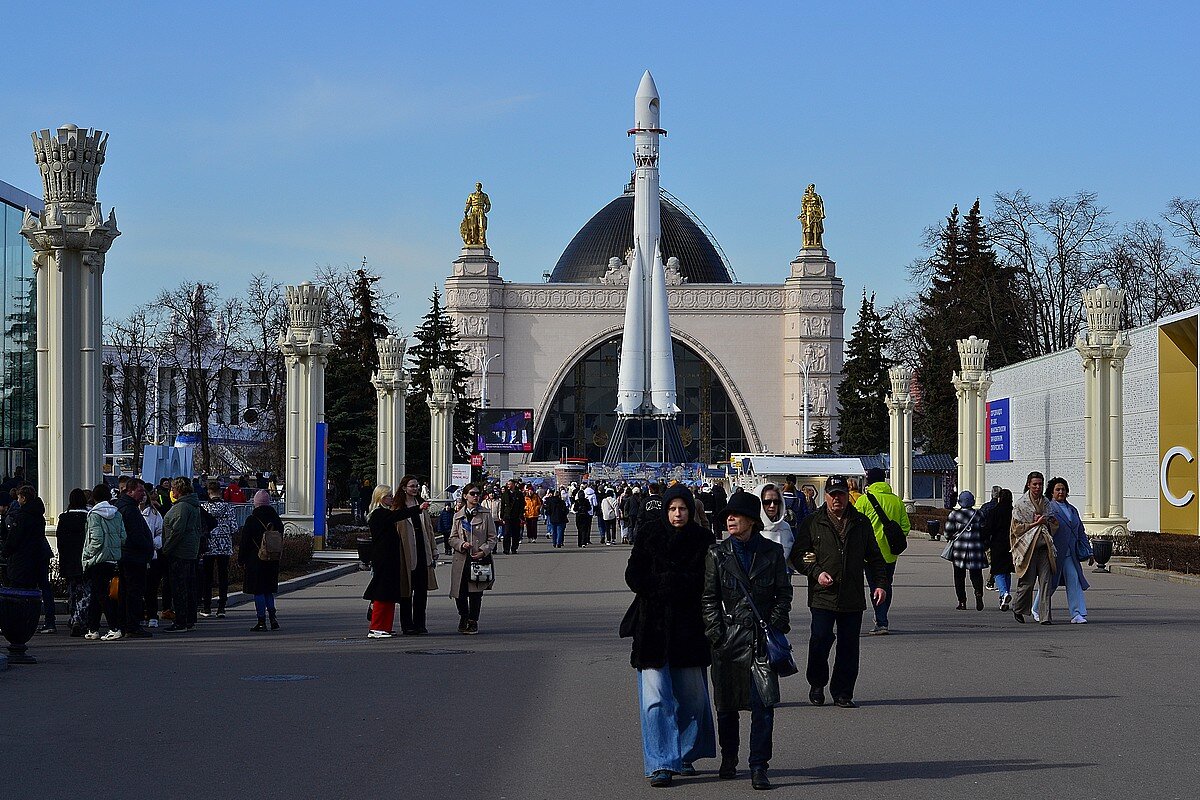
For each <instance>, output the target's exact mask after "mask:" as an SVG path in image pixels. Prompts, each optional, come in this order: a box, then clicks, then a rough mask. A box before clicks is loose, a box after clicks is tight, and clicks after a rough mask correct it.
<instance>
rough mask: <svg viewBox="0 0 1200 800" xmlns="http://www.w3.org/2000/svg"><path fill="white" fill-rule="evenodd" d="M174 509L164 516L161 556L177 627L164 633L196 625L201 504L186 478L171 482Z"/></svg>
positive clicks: (174, 626) (185, 629)
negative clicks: (197, 562) (168, 580)
mask: <svg viewBox="0 0 1200 800" xmlns="http://www.w3.org/2000/svg"><path fill="white" fill-rule="evenodd" d="M171 500H172V502H171V508H170V510H169V511H167V515H166V516H165V517H163V546H162V553H161V554H162V555H163V556H164V557H165V558H166V559H167V564H168V566H167V569H168V570H169V573H170V575H171V595H172V600H173V605H174V606H175V624H174V625H172V626H171V627H169V628H165V629H164V630H166V631H170V632H177V631H190V630H191V629H192V628H193V627H195V625H196V601H197V600H198V597H197V594H198V592H197V583H196V561H197V560H198V559H199V558H200V501H199V500H197V499H196V494H195V492H194V491H193V489H192V482H191V481H189V480H188V479H187V478H176V479H175V480H173V481H171Z"/></svg>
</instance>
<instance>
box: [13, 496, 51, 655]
mask: <svg viewBox="0 0 1200 800" xmlns="http://www.w3.org/2000/svg"><path fill="white" fill-rule="evenodd" d="M18 498H19V499H20V503H21V506H20V508H19V509H18V510H16V511H12V512H10V514H12V519H11V520H10V522H11V524H10V525H9V527H8V533H7V535H6V536H5V537H4V557H5V558H6V559H8V583H9V585H10V586H12V587H13V588H15V589H41V590H42V606H43V611H44V612H45V615H46V619H45V623H44V624H43V625H42V627H41V628H40V629H39V630H38V633H54V632H55V619H54V594H53V592H50V591H49V589H50V559H51V558H53V557H54V551H53V550H51V549H50V542H49V541H48V540H47V539H46V506H45V505H44V504H43V503H42V499H41V498H40V497H38V496H37V492H36V491H35V490H34V488H33V487H32V486H29V485H25V486H22V487H21V488H20V489H19V490H18Z"/></svg>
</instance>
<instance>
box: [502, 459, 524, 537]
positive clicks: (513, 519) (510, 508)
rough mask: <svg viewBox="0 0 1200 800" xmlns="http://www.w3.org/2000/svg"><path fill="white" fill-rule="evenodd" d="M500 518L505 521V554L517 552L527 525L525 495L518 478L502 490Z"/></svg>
mask: <svg viewBox="0 0 1200 800" xmlns="http://www.w3.org/2000/svg"><path fill="white" fill-rule="evenodd" d="M500 518H501V519H502V520H503V521H504V552H505V554H509V553H515V552H517V548H519V547H520V546H521V532H522V530H523V528H524V525H525V495H524V494H522V493H521V486H520V484H519V483H518V482H517V479H516V478H513V479H511V480H510V481H509V482H508V483H507V484H506V485H505V487H504V488H503V489H501V490H500Z"/></svg>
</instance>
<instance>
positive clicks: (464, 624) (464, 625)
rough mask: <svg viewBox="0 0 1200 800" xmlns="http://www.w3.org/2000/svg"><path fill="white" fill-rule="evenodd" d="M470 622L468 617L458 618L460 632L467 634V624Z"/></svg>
mask: <svg viewBox="0 0 1200 800" xmlns="http://www.w3.org/2000/svg"><path fill="white" fill-rule="evenodd" d="M469 622H470V620H468V619H467V618H466V617H459V618H458V632H459V633H466V632H467V624H468V623H469Z"/></svg>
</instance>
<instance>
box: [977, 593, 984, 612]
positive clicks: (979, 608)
mask: <svg viewBox="0 0 1200 800" xmlns="http://www.w3.org/2000/svg"><path fill="white" fill-rule="evenodd" d="M975 610H976V611H983V592H980V593H979V594H977V595H975Z"/></svg>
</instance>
